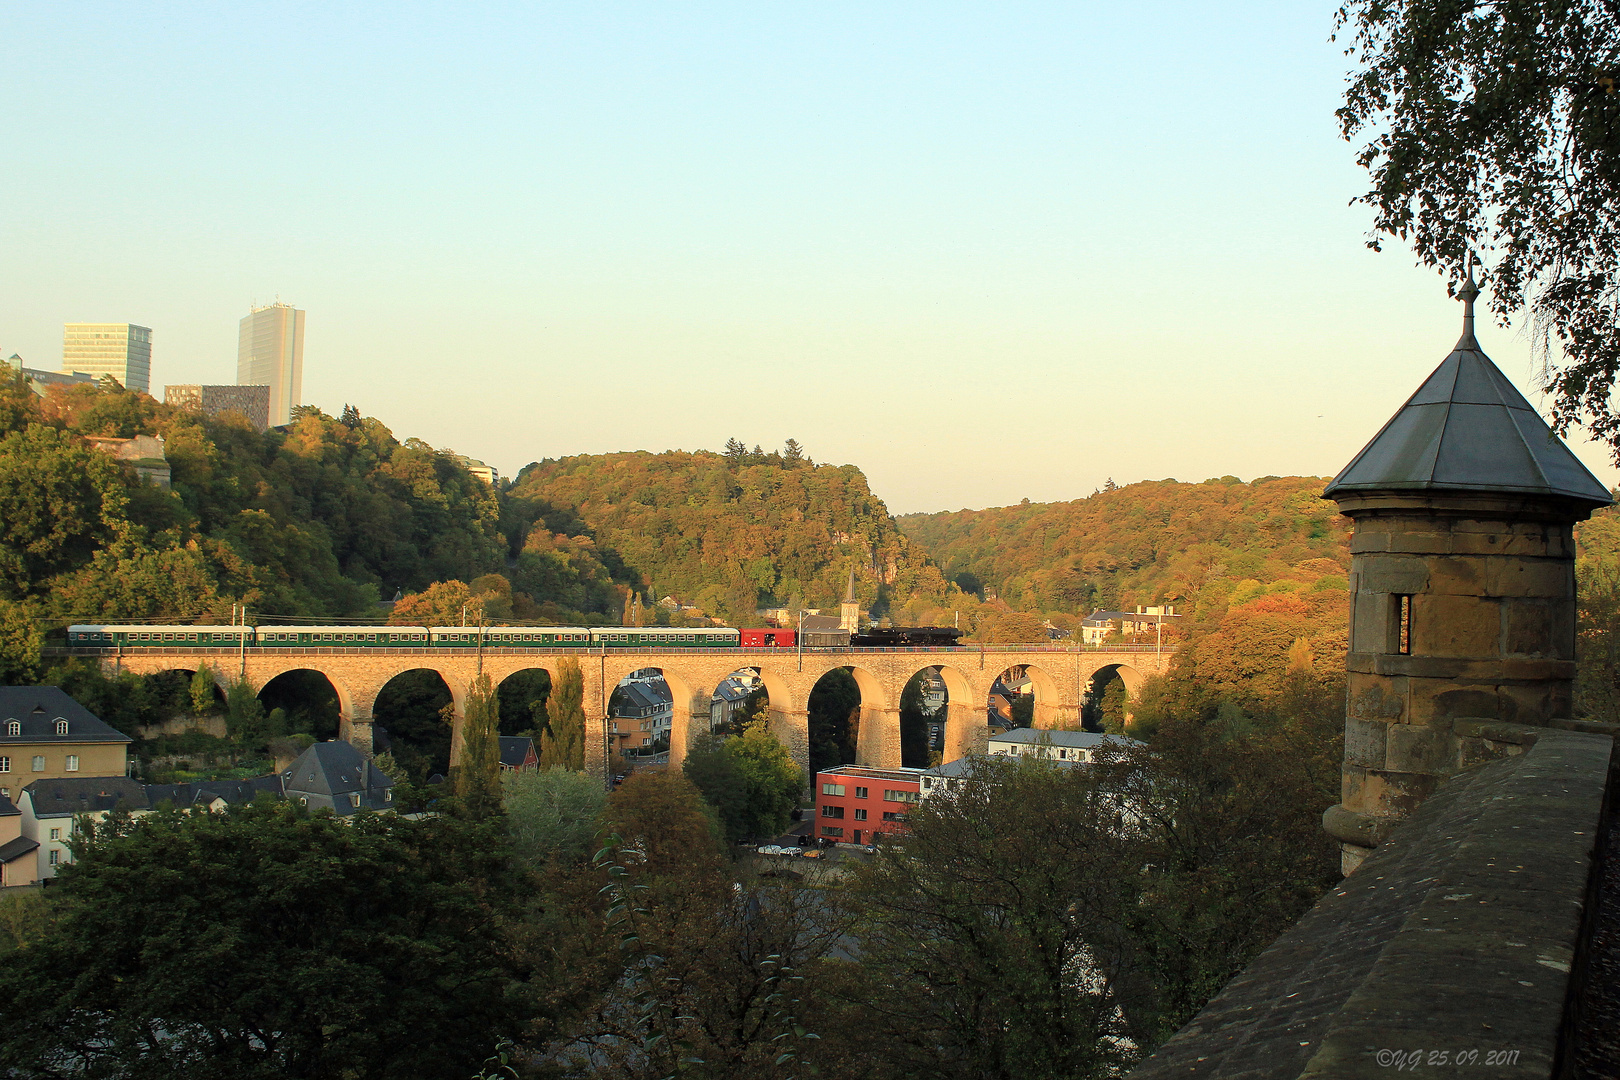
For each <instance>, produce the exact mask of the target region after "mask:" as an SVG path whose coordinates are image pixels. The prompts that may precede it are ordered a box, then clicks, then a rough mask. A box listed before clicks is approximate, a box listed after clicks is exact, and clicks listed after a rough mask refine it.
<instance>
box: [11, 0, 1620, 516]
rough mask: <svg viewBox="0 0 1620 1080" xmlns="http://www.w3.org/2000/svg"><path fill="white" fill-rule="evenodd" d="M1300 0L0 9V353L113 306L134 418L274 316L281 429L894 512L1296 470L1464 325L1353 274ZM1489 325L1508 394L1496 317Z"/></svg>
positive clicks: (1370, 413) (1586, 453) (1315, 466)
mask: <svg viewBox="0 0 1620 1080" xmlns="http://www.w3.org/2000/svg"><path fill="white" fill-rule="evenodd" d="M1335 7H1336V5H1335V4H1333V3H1326V4H1321V3H1318V4H1300V3H1297V2H1294V3H1280V2H1279V3H1260V2H1256V3H1250V4H1245V5H1211V4H1208V3H1196V4H1195V3H1169V2H1166V3H1137V4H1132V5H1121V4H1113V3H1109V4H1102V3H1083V2H1076V0H1067V2H1063V3H1041V2H1034V0H1030V2H1025V3H1019V4H1001V3H996V4H992V3H978V4H969V3H949V2H934V3H929V4H922V3H916V2H913V3H906V4H895V3H883V2H878V0H863V2H861V3H828V2H823V3H816V4H803V3H801V4H787V3H777V2H771V0H750V2H747V3H735V4H722V3H700V2H688V3H682V4H653V3H650V2H643V3H634V4H632V3H618V2H605V0H604V2H591V3H586V2H584V0H577V2H574V3H567V4H558V3H543V2H529V3H522V4H512V5H499V4H454V5H451V4H442V3H440V4H432V5H425V4H413V3H391V4H389V5H386V6H381V5H368V4H342V5H334V4H330V3H321V4H251V3H234V4H228V5H227V4H217V3H208V4H139V3H117V4H112V3H96V2H75V3H73V4H49V5H48V4H31V5H22V4H14V5H7V6H6V7H5V8H4V9H0V102H3V103H4V107H3V108H0V355H6V356H9V355H11V354H12V353H13V352H15V353H19V354H21V356H22V357H23V359H24V362H25V363H26V364H27V365H28V366H30V367H40V368H47V369H55V368H56V367H57V366H58V365H59V364H60V361H61V341H62V324H63V323H65V322H69V321H98V322H100V321H105V322H124V321H127V322H134V323H138V324H140V325H143V326H149V327H151V328H152V330H153V352H152V367H153V376H152V378H153V384H154V391H155V392H156V393H158V394H159V395H161V393H162V390H161V387H162V385H164V384H168V383H196V382H203V383H209V382H215V383H230V382H233V381H234V380H235V372H236V365H235V360H236V335H237V323H238V321H239V320H240V319H241V318H242V316H244V315H246V314H247V313H248V311H249V309H250V308H251V307H252V306H253V305H255V304H265V303H269V302H272V301H274V300H276V299H280V300H282V301H284V302H288V303H291V304H294V305H295V306H297V307H300V308H303V309H304V310H305V311H306V312H307V324H306V332H305V350H304V400H305V402H306V403H307V404H311V405H315V406H318V407H320V408H321V409H324V410H325V411H327V412H328V413H332V414H336V413H337V412H338V411H339V410H341V409H342V407H343V406H344V405H345V404H348V403H352V404H354V405H355V406H357V407H358V408H359V409H360V411H361V412H362V413H365V414H367V415H372V416H376V417H378V418H379V419H381V420H382V421H383V422H384V423H386V424H387V425H388V426H389V427H390V428H391V429H392V430H393V431H394V433H395V434H396V435H397V436H398V437H399V438H401V439H405V438H407V437H412V436H414V437H417V438H421V439H424V440H426V441H427V442H429V443H431V444H433V445H435V446H440V447H446V448H450V449H453V450H455V451H456V452H458V453H464V454H469V455H471V456H473V457H477V458H480V459H483V460H485V461H487V462H489V463H490V464H492V465H495V466H496V467H497V468H498V469H500V470H501V472H502V473H503V474H506V475H512V474H514V473H515V472H516V471H517V470H518V469H520V468H521V467H522V466H523V465H525V464H526V463H528V462H531V461H535V460H539V459H542V458H556V457H563V456H567V455H570V454H581V453H600V452H608V451H618V450H651V451H661V450H666V449H685V450H695V449H713V450H718V449H720V448H721V446H722V445H723V444H724V443H725V441H726V440H727V439H728V438H731V437H736V438H739V439H741V440H743V441H744V442H745V443H747V444H749V445H754V444H756V443H757V444H760V445H762V446H764V447H765V448H767V449H770V448H773V447H779V446H780V445H781V444H782V443H783V441H784V440H786V439H788V438H794V439H797V440H798V441H799V442H800V443H802V444H803V445H804V447H805V448H806V451H807V452H808V453H809V454H810V456H811V457H813V458H814V459H815V460H817V461H821V462H833V463H839V464H842V463H852V464H855V465H858V466H860V467H861V468H862V469H863V470H864V471H865V472H866V475H867V477H868V478H869V480H870V482H871V485H872V489H873V491H874V492H875V493H876V494H877V495H878V496H879V497H881V498H883V499H884V500H885V502H886V503H887V504H888V506H889V509H890V510H891V511H893V512H894V513H907V512H916V511H932V510H944V509H960V508H964V507H970V508H978V507H983V506H996V505H1006V504H1010V503H1016V502H1018V501H1019V500H1021V499H1026V498H1027V499H1030V500H1032V501H1036V502H1041V501H1050V500H1060V499H1072V498H1079V497H1082V496H1085V495H1088V494H1090V493H1091V492H1092V491H1093V490H1095V489H1096V488H1098V487H1099V486H1101V485H1102V484H1103V483H1105V482H1106V481H1107V480H1109V479H1112V480H1114V481H1115V482H1116V483H1119V484H1125V483H1130V482H1133V481H1137V480H1145V479H1154V480H1157V479H1163V478H1166V477H1174V478H1176V479H1180V480H1190V481H1197V480H1203V479H1206V478H1209V477H1215V476H1223V475H1228V474H1230V475H1237V476H1240V477H1242V478H1243V479H1246V480H1247V479H1252V478H1254V477H1256V476H1264V475H1270V474H1276V475H1289V474H1307V475H1310V474H1315V475H1332V474H1333V473H1336V472H1337V471H1338V470H1339V469H1340V468H1341V467H1342V466H1343V465H1344V464H1345V463H1346V462H1348V461H1349V460H1350V458H1351V457H1353V456H1354V454H1355V453H1356V451H1358V450H1359V449H1360V448H1361V447H1362V446H1363V445H1364V444H1365V443H1366V442H1367V440H1368V439H1370V438H1371V437H1372V436H1373V434H1374V433H1376V431H1377V430H1378V428H1379V427H1380V426H1381V425H1382V424H1383V423H1384V421H1385V420H1386V419H1388V417H1389V416H1390V415H1391V414H1392V413H1393V412H1394V411H1395V410H1396V409H1397V408H1398V407H1399V406H1400V405H1401V403H1402V402H1403V401H1404V400H1405V399H1406V398H1407V397H1408V396H1409V395H1410V394H1411V392H1412V391H1413V390H1414V389H1415V388H1416V387H1417V386H1418V384H1419V383H1420V382H1421V381H1422V380H1423V378H1424V377H1425V376H1426V375H1427V374H1428V373H1429V371H1430V370H1432V369H1433V368H1434V367H1435V365H1437V364H1438V363H1439V362H1440V361H1441V360H1442V359H1443V358H1444V357H1445V355H1446V353H1447V352H1449V351H1450V348H1451V346H1452V344H1453V343H1454V342H1455V341H1456V338H1457V335H1458V332H1459V329H1460V310H1459V305H1458V304H1457V303H1456V302H1455V301H1453V300H1450V299H1448V298H1447V295H1446V290H1445V284H1444V281H1443V280H1442V278H1441V277H1440V276H1439V274H1438V273H1437V272H1435V271H1433V270H1428V269H1424V268H1420V267H1417V266H1415V265H1414V260H1413V257H1412V255H1411V253H1410V252H1409V251H1408V250H1406V249H1404V248H1403V247H1401V246H1400V245H1399V244H1389V245H1386V248H1385V250H1384V251H1383V252H1382V253H1377V252H1373V251H1370V250H1369V249H1368V247H1367V240H1368V237H1369V229H1370V226H1371V220H1372V215H1371V212H1370V210H1369V209H1368V208H1366V207H1361V206H1356V205H1352V203H1353V201H1354V200H1355V198H1356V197H1357V196H1358V195H1360V194H1361V193H1362V192H1363V191H1364V190H1365V189H1366V186H1367V181H1366V176H1365V173H1364V172H1363V171H1362V170H1361V169H1359V168H1358V167H1357V166H1356V164H1355V148H1354V147H1352V146H1351V145H1350V144H1347V143H1345V142H1344V141H1343V140H1342V139H1341V138H1340V137H1339V134H1338V128H1337V124H1336V121H1335V118H1334V109H1335V108H1336V107H1337V105H1338V103H1339V97H1340V95H1341V94H1342V91H1343V87H1344V80H1345V74H1346V72H1347V70H1348V69H1349V66H1350V60H1349V58H1347V57H1346V56H1344V54H1343V47H1342V45H1339V44H1335V43H1334V42H1332V41H1331V40H1330V34H1331V33H1332V29H1333V11H1334V10H1335ZM1481 321H1482V323H1483V322H1484V320H1481ZM1479 337H1480V340H1481V343H1482V345H1483V346H1484V348H1485V349H1486V351H1487V352H1488V353H1490V354H1491V356H1492V357H1493V359H1495V361H1496V362H1497V364H1498V365H1499V366H1500V367H1501V368H1502V370H1503V371H1504V372H1505V373H1506V374H1507V375H1508V377H1509V378H1511V379H1513V380H1514V382H1515V383H1517V384H1518V386H1519V387H1520V388H1521V389H1522V390H1524V391H1525V392H1526V393H1527V394H1529V395H1530V397H1531V400H1532V401H1533V402H1535V403H1537V404H1540V403H1541V401H1542V399H1541V397H1540V396H1539V395H1538V394H1536V393H1534V391H1535V388H1536V385H1537V366H1536V363H1535V361H1534V357H1533V356H1532V351H1531V347H1530V341H1529V338H1528V336H1527V335H1526V334H1525V333H1524V332H1523V329H1522V327H1520V326H1517V325H1514V326H1508V327H1499V326H1494V325H1482V326H1481V327H1480V333H1479ZM1573 445H1574V449H1575V450H1576V452H1577V454H1579V455H1580V456H1581V458H1582V460H1584V461H1585V462H1586V463H1587V465H1588V467H1590V468H1592V469H1593V471H1594V472H1595V473H1596V475H1597V477H1598V479H1599V480H1601V481H1602V482H1603V483H1604V484H1606V485H1610V486H1612V485H1614V484H1615V483H1616V482H1617V481H1620V472H1617V471H1616V469H1615V468H1614V467H1613V466H1612V464H1611V463H1610V460H1609V455H1608V453H1607V452H1606V451H1604V450H1602V449H1601V448H1595V447H1591V446H1587V445H1585V444H1584V443H1582V442H1581V441H1580V440H1578V439H1577V440H1575V441H1574V444H1573Z"/></svg>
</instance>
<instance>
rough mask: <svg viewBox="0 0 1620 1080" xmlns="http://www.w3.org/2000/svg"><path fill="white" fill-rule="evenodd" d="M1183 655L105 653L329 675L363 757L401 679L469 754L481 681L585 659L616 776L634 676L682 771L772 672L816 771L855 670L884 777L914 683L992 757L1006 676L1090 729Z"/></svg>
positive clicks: (1055, 650)
mask: <svg viewBox="0 0 1620 1080" xmlns="http://www.w3.org/2000/svg"><path fill="white" fill-rule="evenodd" d="M1173 651H1174V650H1172V649H1170V648H1163V649H1160V648H1157V647H1155V646H1151V645H1121V646H1113V647H1107V646H1103V647H1096V648H1091V647H1073V646H1067V647H1066V646H1042V645H987V646H961V647H955V648H894V649H872V648H823V649H807V650H805V651H804V652H802V653H800V652H798V651H796V650H793V649H679V648H676V649H666V650H653V649H640V648H637V649H611V648H610V649H606V650H602V649H590V650H585V649H573V650H568V651H562V650H555V649H544V650H542V649H490V650H483V651H479V650H473V649H375V648H373V649H273V648H249V649H247V650H245V651H237V650H232V649H147V650H138V651H128V652H124V653H121V654H115V653H112V652H111V651H108V650H74V652H75V654H76V655H81V656H83V655H93V656H96V657H98V658H99V659H100V661H101V663H102V664H103V665H104V667H105V668H106V670H107V671H108V672H109V673H112V672H115V671H119V670H122V671H129V672H133V673H135V674H142V675H147V674H154V673H156V672H161V671H188V672H195V671H197V670H198V669H199V668H201V667H202V666H203V665H205V664H206V665H208V666H209V667H211V668H212V669H213V671H214V672H215V675H216V678H217V679H218V680H219V682H220V684H221V686H222V687H223V686H224V684H225V683H227V682H229V681H236V680H240V679H246V680H247V681H248V682H249V683H250V684H251V685H252V686H253V687H254V688H255V690H262V689H263V688H264V686H265V685H266V684H267V683H269V682H270V680H272V679H274V678H276V677H277V676H279V675H283V674H286V673H287V672H291V671H315V672H319V673H320V674H321V675H323V676H325V677H326V680H327V681H328V682H329V683H331V685H332V688H333V689H334V690H335V691H336V692H337V698H338V706H339V709H340V712H341V730H340V737H341V738H344V739H347V740H348V741H350V742H352V743H354V744H355V745H356V746H358V747H360V748H361V749H363V750H366V751H369V750H370V749H371V746H372V723H373V715H372V714H373V709H374V707H375V704H376V701H377V695H378V694H379V693H381V692H382V689H383V687H384V686H386V685H387V684H388V682H389V680H391V679H393V678H395V677H396V676H399V675H402V674H404V673H406V672H409V671H420V670H426V671H432V672H435V673H437V674H438V676H439V677H440V678H441V679H443V680H444V683H445V686H447V687H448V688H449V690H450V695H451V697H452V699H453V701H454V704H455V717H456V719H455V732H454V738H453V742H452V749H451V753H452V758H451V760H452V761H453V760H455V755H457V754H458V753H459V750H460V744H461V728H462V717H463V716H464V715H465V707H466V701H467V692H468V690H469V689H470V688H471V686H472V683H473V680H474V679H475V678H477V676H478V675H479V674H484V675H488V676H489V677H490V680H491V682H493V683H494V684H495V685H496V686H499V685H500V683H501V682H502V681H503V680H505V679H507V678H509V677H510V676H512V675H514V674H516V673H518V672H520V671H531V670H537V669H538V670H543V671H545V672H546V673H547V674H549V675H550V676H551V678H552V680H553V683H555V681H556V678H557V672H558V664H559V663H560V662H561V661H562V660H563V659H564V658H566V657H573V658H574V659H576V660H578V661H579V663H580V668H581V671H582V673H583V675H584V682H585V686H584V689H585V694H584V702H585V712H586V724H585V752H586V767H587V769H590V770H591V771H593V772H597V771H605V769H606V765H607V761H608V753H607V751H608V735H607V728H608V724H609V720H608V698H609V696H610V695H611V694H612V692H613V688H614V687H615V686H617V685H618V684H619V682H620V681H621V680H622V679H624V678H625V677H626V676H627V675H630V674H631V673H632V672H636V671H641V670H644V669H648V668H652V669H656V670H658V671H659V672H661V673H662V674H663V676H664V679H665V681H666V682H667V683H668V684H669V688H670V692H671V694H672V695H673V697H674V715H673V718H672V729H671V733H670V764H671V765H679V764H680V762H681V761H682V760H683V759H684V757H685V755H686V751H687V748H688V746H689V745H690V741H691V739H692V738H694V737H696V736H697V735H700V734H703V733H705V732H707V730H708V717H709V702H710V699H711V698H712V696H713V694H714V691H715V688H716V687H717V686H719V684H720V683H721V681H722V680H723V679H725V677H726V676H727V675H729V674H731V673H732V672H734V671H738V670H741V669H745V668H751V669H753V670H755V671H758V672H759V675H760V678H761V680H762V681H763V683H764V685H765V690H766V693H767V694H768V695H769V698H770V727H771V731H772V733H773V734H774V735H775V736H776V738H777V739H778V740H780V741H781V743H782V745H783V746H784V747H786V748H787V750H788V752H789V753H790V754H791V755H792V757H793V760H794V761H796V762H798V763H799V767H800V768H802V769H808V767H809V722H808V712H807V706H808V703H809V700H810V691H811V689H812V688H813V687H814V686H815V684H816V682H817V681H818V680H820V679H821V678H822V676H824V675H826V674H827V673H828V672H830V671H832V670H834V669H836V668H848V669H849V671H850V674H851V675H852V676H853V677H854V680H855V683H856V685H857V686H858V687H859V688H860V693H861V704H860V709H861V717H860V727H859V732H858V745H857V748H856V754H857V763H858V764H861V765H870V766H874V767H878V768H893V767H896V766H898V765H899V764H900V708H899V706H900V693H901V691H902V689H904V687H905V685H906V683H907V682H908V681H910V679H911V677H912V676H913V675H916V674H917V673H918V672H920V671H922V670H923V669H925V668H930V667H934V668H938V669H939V671H940V675H941V676H942V678H943V680H944V683H945V689H946V694H947V699H948V701H947V710H948V712H947V717H946V723H945V760H946V761H954V760H955V759H956V758H959V757H962V756H964V755H966V754H967V753H969V752H970V751H972V750H974V749H982V748H983V747H984V745H985V740H986V739H987V738H988V735H989V728H988V726H987V724H986V703H987V701H988V699H989V695H990V688H991V685H992V684H993V683H994V682H995V680H996V678H997V676H999V675H1001V674H1003V673H1004V672H1007V671H1009V669H1022V670H1023V671H1024V672H1026V673H1027V675H1028V677H1029V680H1030V683H1031V687H1032V690H1033V693H1034V696H1035V710H1034V721H1033V723H1034V726H1035V727H1037V728H1053V729H1061V728H1077V727H1078V726H1079V724H1080V710H1081V706H1082V704H1083V703H1084V701H1085V698H1086V695H1087V693H1088V691H1089V690H1090V689H1091V686H1092V682H1093V680H1094V679H1096V678H1098V676H1099V675H1101V676H1102V677H1103V679H1105V680H1106V679H1107V678H1110V677H1111V675H1112V674H1114V673H1117V675H1118V677H1119V678H1120V680H1121V681H1122V682H1123V683H1124V685H1125V689H1126V692H1127V694H1128V695H1129V697H1130V698H1132V699H1134V698H1135V696H1136V693H1137V690H1138V688H1139V687H1140V685H1141V683H1142V680H1143V679H1144V678H1146V677H1147V676H1148V675H1150V674H1154V673H1158V672H1162V671H1164V670H1166V669H1167V667H1168V665H1169V662H1170V658H1171V656H1172V655H1173Z"/></svg>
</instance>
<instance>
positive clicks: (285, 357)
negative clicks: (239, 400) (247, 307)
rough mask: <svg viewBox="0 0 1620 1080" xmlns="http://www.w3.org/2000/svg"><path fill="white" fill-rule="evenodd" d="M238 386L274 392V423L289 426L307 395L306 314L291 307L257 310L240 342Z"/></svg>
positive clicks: (244, 323) (280, 305)
mask: <svg viewBox="0 0 1620 1080" xmlns="http://www.w3.org/2000/svg"><path fill="white" fill-rule="evenodd" d="M236 384H237V385H238V386H268V387H269V388H270V423H271V424H285V423H287V422H288V421H289V420H291V419H292V410H293V407H294V406H295V405H300V404H302V402H301V401H300V400H299V398H300V397H301V396H302V395H303V392H304V313H303V312H302V311H299V310H298V309H297V308H295V307H293V306H292V305H290V304H283V303H279V302H278V303H274V304H271V305H269V306H268V307H261V308H254V309H253V311H252V312H251V313H250V314H249V315H248V316H247V318H245V319H243V320H242V327H241V332H240V333H239V334H238V335H237V339H236Z"/></svg>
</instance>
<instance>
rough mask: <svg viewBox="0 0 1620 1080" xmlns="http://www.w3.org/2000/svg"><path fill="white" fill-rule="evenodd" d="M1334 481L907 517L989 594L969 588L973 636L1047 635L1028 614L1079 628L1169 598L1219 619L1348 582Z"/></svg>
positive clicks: (914, 534) (1157, 490) (1150, 484)
mask: <svg viewBox="0 0 1620 1080" xmlns="http://www.w3.org/2000/svg"><path fill="white" fill-rule="evenodd" d="M1325 483H1326V481H1325V480H1323V479H1321V478H1319V477H1310V476H1303V477H1301V476H1292V477H1276V476H1268V477H1263V478H1261V479H1259V480H1255V481H1253V482H1251V483H1247V484H1245V483H1243V482H1241V481H1239V480H1238V479H1237V478H1236V477H1230V476H1227V477H1220V478H1218V479H1214V480H1206V481H1204V482H1203V483H1200V484H1184V483H1179V482H1177V481H1175V480H1157V481H1145V482H1143V483H1140V484H1131V485H1129V486H1127V487H1113V488H1110V489H1108V490H1103V491H1098V492H1096V493H1094V494H1092V495H1091V496H1090V497H1089V498H1085V499H1076V500H1073V501H1071V502H1061V503H1029V504H1025V505H1020V506H1003V507H993V508H991V509H988V510H959V511H954V512H945V513H938V514H911V515H907V516H904V517H901V518H900V519H899V524H900V527H901V529H903V530H904V531H905V533H906V535H907V536H909V537H910V538H911V539H912V540H914V541H915V542H916V543H917V544H918V545H919V546H921V547H922V548H923V549H924V550H926V551H927V552H928V553H929V554H930V556H931V557H932V558H933V559H934V560H935V561H936V562H937V563H938V564H939V567H940V569H941V571H942V572H943V573H944V574H945V575H946V576H947V577H949V578H951V579H952V580H953V581H954V582H957V583H958V585H959V586H962V585H965V586H967V587H968V588H969V589H973V590H977V591H978V592H979V593H980V594H981V595H979V596H969V595H967V594H965V593H964V594H961V595H962V597H963V599H961V600H960V601H959V602H958V604H957V607H958V609H959V610H960V611H961V614H962V620H963V621H962V626H963V628H964V629H973V630H974V631H975V640H1007V641H1011V640H1040V639H1042V638H1044V636H1045V634H1044V630H1041V629H1040V628H1039V627H1038V624H1036V623H1033V622H1030V621H1026V620H1027V616H1028V615H1029V614H1036V613H1043V614H1045V615H1046V616H1047V617H1048V618H1049V619H1051V620H1052V621H1053V622H1054V623H1055V624H1057V625H1061V626H1065V627H1069V628H1077V624H1078V617H1080V616H1084V615H1087V614H1089V613H1090V612H1091V611H1093V610H1095V609H1098V608H1101V609H1104V610H1129V609H1130V608H1132V607H1133V606H1136V605H1147V604H1160V603H1169V604H1173V605H1176V607H1177V611H1178V612H1182V613H1186V614H1189V615H1194V616H1196V617H1198V618H1200V619H1219V618H1220V617H1221V615H1222V614H1224V612H1225V610H1226V608H1227V606H1228V605H1229V603H1230V602H1231V600H1232V598H1234V597H1236V598H1237V599H1239V600H1240V601H1241V599H1242V597H1243V596H1244V595H1245V594H1246V593H1247V592H1249V591H1252V590H1254V589H1257V588H1258V589H1267V588H1271V587H1272V586H1273V585H1274V584H1275V583H1278V582H1282V581H1287V580H1295V579H1297V580H1300V581H1302V582H1305V583H1315V582H1317V581H1319V580H1321V579H1323V578H1324V577H1326V578H1330V579H1332V581H1331V582H1330V583H1329V584H1327V585H1323V586H1321V587H1322V588H1333V587H1337V588H1339V589H1342V588H1343V587H1344V582H1345V580H1346V578H1345V571H1346V569H1347V568H1348V566H1349V561H1350V552H1349V525H1348V522H1347V521H1346V520H1345V519H1343V518H1341V517H1340V516H1339V514H1338V513H1337V511H1336V510H1335V509H1334V506H1333V504H1332V503H1330V502H1326V501H1324V500H1323V499H1322V498H1321V497H1320V496H1321V491H1322V487H1323V486H1324V484H1325ZM1019 612H1021V613H1024V615H1021V616H1015V618H1014V619H1008V613H1019ZM952 618H953V612H951V611H947V610H938V609H932V610H928V609H919V610H917V612H916V615H915V621H918V622H925V623H932V622H938V623H943V624H945V625H950V624H951V622H952ZM908 621H911V620H910V619H909V618H908Z"/></svg>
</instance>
